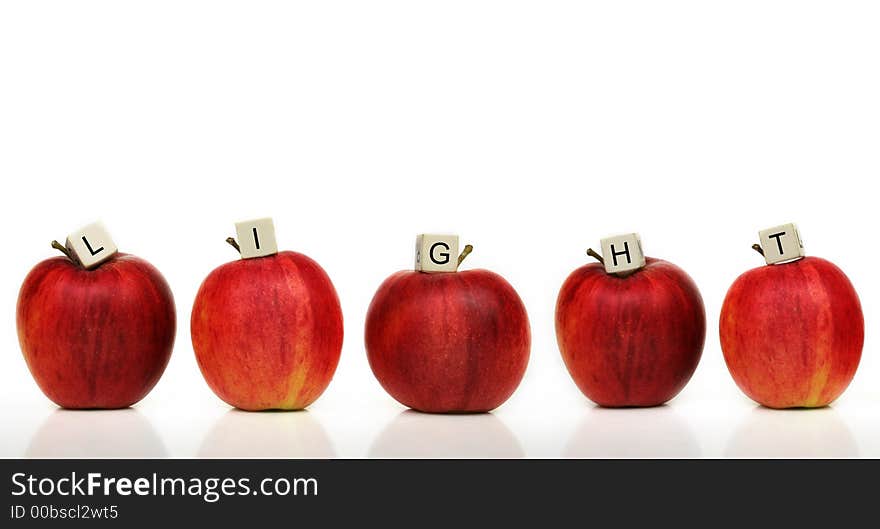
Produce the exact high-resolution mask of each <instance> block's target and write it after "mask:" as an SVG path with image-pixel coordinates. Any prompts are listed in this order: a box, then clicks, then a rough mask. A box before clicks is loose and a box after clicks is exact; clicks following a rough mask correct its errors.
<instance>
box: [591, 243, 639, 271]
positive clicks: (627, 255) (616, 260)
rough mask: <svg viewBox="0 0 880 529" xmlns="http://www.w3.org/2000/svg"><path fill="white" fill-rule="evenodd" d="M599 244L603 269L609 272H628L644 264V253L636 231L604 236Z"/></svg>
mask: <svg viewBox="0 0 880 529" xmlns="http://www.w3.org/2000/svg"><path fill="white" fill-rule="evenodd" d="M601 244H602V258H603V259H604V260H605V271H606V272H608V273H609V274H617V273H620V272H630V271H632V270H638V269H639V268H642V267H644V266H645V254H644V252H642V240H641V238H640V237H639V234H638V233H626V234H624V235H617V236H614V237H606V238H605V239H602V241H601Z"/></svg>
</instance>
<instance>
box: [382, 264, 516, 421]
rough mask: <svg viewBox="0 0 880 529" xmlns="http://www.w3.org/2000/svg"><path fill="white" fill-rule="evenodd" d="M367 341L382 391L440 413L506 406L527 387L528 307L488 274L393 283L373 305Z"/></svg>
mask: <svg viewBox="0 0 880 529" xmlns="http://www.w3.org/2000/svg"><path fill="white" fill-rule="evenodd" d="M365 338H366V346H367V356H368V359H369V361H370V367H371V368H372V369H373V373H374V374H375V375H376V378H377V379H378V380H379V383H381V384H382V387H384V388H385V390H386V391H387V392H388V393H389V394H390V395H391V396H392V397H394V398H395V399H397V401H399V402H400V403H401V404H403V405H405V406H409V407H410V408H413V409H416V410H419V411H425V412H435V413H447V412H485V411H489V410H492V409H495V408H497V407H498V406H500V405H501V404H502V403H504V401H506V400H507V399H508V397H510V395H511V394H513V392H514V390H515V389H516V387H517V386H518V385H519V383H520V381H521V380H522V377H523V375H524V373H525V369H526V364H527V363H528V359H529V347H530V344H531V335H530V329H529V320H528V316H527V315H526V309H525V307H524V306H523V303H522V301H521V300H520V298H519V296H518V295H517V293H516V291H515V290H514V289H513V287H511V286H510V284H509V283H508V282H507V281H505V280H504V278H503V277H501V276H500V275H498V274H495V273H493V272H490V271H488V270H468V271H464V272H443V273H425V272H416V271H401V272H398V273H396V274H394V275H392V276H391V277H389V278H388V279H386V280H385V282H384V283H382V285H381V286H380V287H379V290H378V291H377V292H376V295H375V296H374V297H373V301H372V303H370V308H369V310H368V311H367V319H366V331H365Z"/></svg>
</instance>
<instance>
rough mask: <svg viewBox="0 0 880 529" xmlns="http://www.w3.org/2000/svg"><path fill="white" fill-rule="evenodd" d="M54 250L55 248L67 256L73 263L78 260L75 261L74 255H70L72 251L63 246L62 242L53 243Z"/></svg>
mask: <svg viewBox="0 0 880 529" xmlns="http://www.w3.org/2000/svg"><path fill="white" fill-rule="evenodd" d="M52 248H55V249H56V250H58V251H59V252H61V253H63V254H64V255H66V256H67V258H68V259H70V260H71V261H73V262H76V259H74V258H73V256H72V255H70V250H68V249H67V247H66V246H64V245H63V244H61V243H60V242H58V241H52Z"/></svg>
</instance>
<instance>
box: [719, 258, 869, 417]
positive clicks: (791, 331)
mask: <svg viewBox="0 0 880 529" xmlns="http://www.w3.org/2000/svg"><path fill="white" fill-rule="evenodd" d="M719 330H720V333H721V349H722V350H723V351H724V360H725V362H727V368H728V369H729V370H730V374H731V375H733V379H734V380H735V381H736V384H737V385H738V386H739V388H740V389H741V390H742V391H743V392H744V393H745V394H746V395H748V396H749V397H750V398H752V399H753V400H755V401H757V402H759V403H760V404H763V405H764V406H768V407H770V408H792V407H810V408H812V407H819V406H825V405H827V404H829V403H831V402H832V401H833V400H834V399H836V398H837V397H839V396H840V394H841V393H843V391H844V390H845V389H846V387H847V386H848V385H849V383H850V381H851V380H852V378H853V376H854V375H855V372H856V368H857V367H858V365H859V359H860V358H861V356H862V344H863V342H864V338H865V321H864V318H863V316H862V307H861V304H860V303H859V297H858V295H857V294H856V291H855V289H853V286H852V284H851V283H850V282H849V279H847V277H846V275H844V273H843V272H841V270H840V269H839V268H837V267H836V266H834V264H832V263H830V262H828V261H826V260H824V259H820V258H818V257H804V258H803V259H799V260H797V261H791V262H788V263H783V264H775V265H767V266H761V267H758V268H754V269H752V270H749V271H748V272H746V273H744V274H743V275H741V276H739V277H738V278H737V279H736V281H734V283H733V285H732V286H731V287H730V290H728V291H727V296H726V297H725V298H724V304H723V305H722V307H721V321H720V324H719Z"/></svg>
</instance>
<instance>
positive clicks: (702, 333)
mask: <svg viewBox="0 0 880 529" xmlns="http://www.w3.org/2000/svg"><path fill="white" fill-rule="evenodd" d="M705 338H706V311H705V309H704V308H703V299H702V298H701V297H700V292H699V290H698V289H697V286H696V285H695V284H694V282H693V280H692V279H691V278H690V277H689V276H688V275H687V274H686V273H685V272H684V270H682V269H680V268H678V267H677V266H675V265H674V264H672V263H668V262H666V261H663V260H660V259H653V258H650V257H648V258H646V265H645V266H644V267H643V268H641V269H638V270H636V271H635V272H633V273H631V274H630V275H626V276H619V275H616V274H609V273H607V272H606V271H605V268H604V266H603V265H602V264H600V263H592V264H588V265H585V266H582V267H581V268H578V269H577V270H575V271H574V272H572V274H571V275H570V276H568V279H566V280H565V283H564V284H563V285H562V289H561V290H560V291H559V297H558V299H557V302H556V339H557V342H558V344H559V350H560V351H561V352H562V358H563V360H564V361H565V365H566V367H568V372H569V373H570V374H571V376H572V378H573V379H574V381H575V383H576V384H577V386H578V388H580V390H581V391H582V392H583V393H584V395H586V396H587V398H589V399H590V400H592V401H593V402H595V403H597V404H599V405H600V406H609V407H622V406H657V405H659V404H662V403H664V402H666V401H668V400H669V399H671V398H673V397H674V396H676V395H677V394H678V393H679V392H680V391H681V390H682V388H684V386H685V384H687V382H688V380H690V378H691V376H692V375H693V374H694V370H695V369H696V368H697V364H698V363H699V361H700V356H701V355H702V352H703V343H704V341H705Z"/></svg>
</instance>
